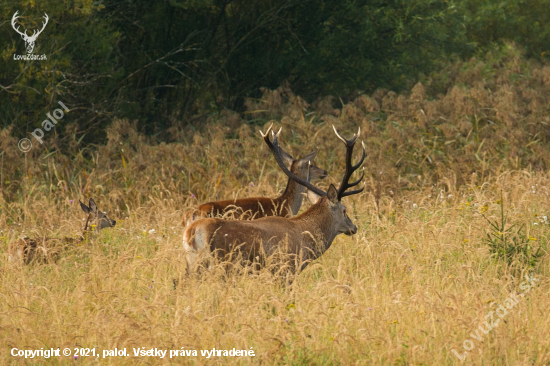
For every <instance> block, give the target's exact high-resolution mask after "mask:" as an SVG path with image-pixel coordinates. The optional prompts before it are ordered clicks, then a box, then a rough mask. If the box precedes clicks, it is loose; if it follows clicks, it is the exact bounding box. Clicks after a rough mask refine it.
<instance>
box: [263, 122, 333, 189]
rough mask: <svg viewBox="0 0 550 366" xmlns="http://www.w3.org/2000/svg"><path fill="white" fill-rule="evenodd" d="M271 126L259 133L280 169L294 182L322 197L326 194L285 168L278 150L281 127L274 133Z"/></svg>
mask: <svg viewBox="0 0 550 366" xmlns="http://www.w3.org/2000/svg"><path fill="white" fill-rule="evenodd" d="M272 126H273V125H271V126H269V128H268V129H267V132H266V133H265V134H264V133H263V132H262V131H260V133H261V134H262V137H263V138H264V141H265V143H266V144H267V146H269V148H270V149H271V152H272V153H273V156H274V157H275V161H277V164H279V167H280V168H281V169H282V171H283V172H284V173H285V174H286V175H287V176H288V177H289V178H291V179H293V180H294V181H295V182H296V183H298V184H301V185H303V186H304V187H306V188H307V189H309V190H310V191H312V192H315V193H317V194H318V195H319V196H322V197H324V196H326V195H327V193H326V192H324V191H323V190H321V189H319V188H317V187H315V186H314V185H313V184H311V183H309V182H306V181H305V180H303V179H300V178H298V177H297V176H296V175H295V174H294V173H292V172H291V171H290V170H288V169H287V167H286V166H285V163H284V162H283V159H282V158H281V153H280V151H279V141H278V139H279V134H280V133H281V130H282V129H283V128H282V127H281V129H280V130H279V132H277V134H275V133H273V131H271V127H272ZM270 131H271V134H272V135H273V142H271V141H270V140H269V132H270Z"/></svg>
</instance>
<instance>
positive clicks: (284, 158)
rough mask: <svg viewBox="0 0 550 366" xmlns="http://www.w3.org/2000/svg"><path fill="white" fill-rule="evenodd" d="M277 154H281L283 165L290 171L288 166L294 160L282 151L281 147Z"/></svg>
mask: <svg viewBox="0 0 550 366" xmlns="http://www.w3.org/2000/svg"><path fill="white" fill-rule="evenodd" d="M279 152H280V153H281V158H283V162H284V163H285V165H286V166H287V168H289V169H290V166H291V165H292V162H293V161H294V158H293V157H292V155H290V154H289V153H287V152H286V151H284V150H283V149H282V148H281V147H279Z"/></svg>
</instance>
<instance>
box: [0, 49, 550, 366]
mask: <svg viewBox="0 0 550 366" xmlns="http://www.w3.org/2000/svg"><path fill="white" fill-rule="evenodd" d="M510 52H511V55H509V57H508V58H507V59H505V60H504V61H502V60H501V63H502V64H500V65H499V64H496V65H493V64H491V62H492V61H491V56H490V55H489V56H487V60H472V61H470V63H467V64H465V65H454V66H452V67H450V68H449V74H448V78H449V79H448V81H447V82H449V83H452V84H453V85H455V86H453V87H452V88H450V89H449V91H448V92H447V93H446V94H445V95H439V96H430V97H428V96H429V95H431V93H432V91H431V90H436V89H437V87H436V84H437V85H442V82H441V81H437V80H435V81H434V80H432V81H431V82H430V81H428V82H426V83H425V85H422V84H418V85H417V86H416V87H415V88H414V89H413V90H412V92H411V93H410V95H396V94H394V93H392V92H385V91H380V92H378V93H376V94H375V95H372V96H366V95H363V96H360V97H358V98H357V99H356V100H354V101H352V102H350V103H348V104H346V105H344V106H343V107H342V108H335V107H334V104H333V102H334V101H332V102H331V101H330V100H328V99H327V100H323V101H319V102H318V103H316V104H315V105H314V106H308V105H307V104H306V103H305V102H304V101H303V100H301V99H300V98H299V97H297V96H294V95H292V93H291V92H290V90H289V89H288V88H280V89H278V90H275V91H268V90H266V91H265V98H264V99H263V101H249V105H248V108H249V111H250V112H251V113H252V112H256V113H252V114H254V115H256V117H257V118H258V119H257V120H256V122H252V124H251V123H250V122H245V121H243V120H241V118H240V117H239V116H238V115H236V114H232V113H229V112H227V113H225V114H224V115H223V116H221V117H220V118H217V119H214V118H213V119H212V121H211V124H209V125H208V127H205V128H203V129H202V130H201V131H199V132H196V133H192V132H191V131H190V130H184V131H173V134H174V136H175V139H176V140H178V139H179V140H181V141H182V143H170V144H165V143H161V144H158V143H155V142H154V141H152V139H150V138H147V137H145V136H143V135H142V134H140V133H139V132H138V131H137V129H136V127H135V126H136V125H135V124H134V123H132V122H129V121H125V120H118V121H115V122H114V123H113V124H112V126H111V127H110V128H109V130H108V131H107V141H106V142H105V143H104V144H98V145H97V146H94V147H88V148H86V149H83V150H79V149H78V145H77V144H76V140H75V141H74V142H75V144H74V146H71V147H69V148H68V149H66V150H63V152H62V151H61V150H57V149H56V148H55V141H56V140H55V136H54V135H53V133H51V134H50V135H51V136H46V137H45V140H46V141H47V142H46V144H49V145H48V150H41V149H39V148H37V147H36V146H35V148H34V149H33V150H32V151H31V152H30V153H28V154H27V155H23V154H22V153H20V152H19V150H17V148H16V146H17V140H16V139H15V138H14V137H12V136H11V135H10V131H6V130H5V131H2V132H1V136H0V145H1V148H2V151H3V152H4V153H3V155H2V159H3V160H2V172H1V174H2V178H1V180H2V195H0V200H1V201H0V204H1V212H0V227H1V234H0V236H1V241H0V244H1V248H2V249H1V251H2V253H3V254H4V256H3V257H2V259H1V272H0V273H1V276H2V281H1V282H0V286H1V287H0V295H1V299H2V301H1V302H0V342H1V344H2V345H3V350H2V352H1V353H0V363H1V364H9V363H13V364H18V363H21V364H23V363H24V360H21V359H15V358H13V357H12V356H11V355H10V350H11V348H12V347H16V348H19V349H25V348H27V349H40V348H42V347H44V348H49V347H53V348H57V347H61V348H62V349H63V348H65V347H69V348H72V349H73V348H75V347H84V348H92V347H95V348H96V349H97V350H103V349H114V348H115V347H116V348H119V349H120V348H125V347H126V348H127V350H128V353H130V354H133V352H132V350H131V349H132V347H146V348H155V347H156V348H159V349H181V347H185V348H186V349H195V350H204V349H212V348H216V349H232V348H236V349H250V347H253V349H254V351H255V354H256V356H255V357H244V358H224V357H214V359H210V360H207V359H206V358H204V357H201V356H200V352H199V356H198V357H191V358H184V357H179V358H177V359H174V358H173V359H166V358H165V359H163V360H160V359H158V358H154V357H137V358H134V357H133V356H132V357H131V358H126V359H124V358H121V357H113V358H110V359H101V360H100V361H98V360H96V359H92V358H85V357H84V358H83V357H81V358H80V359H79V360H78V362H79V363H84V364H96V363H101V364H112V365H119V364H120V365H122V364H129V363H135V364H139V363H149V364H188V363H189V364H205V363H214V364H223V363H235V364H280V365H303V364H307V365H309V364H316V365H318V364H322V365H333V364H338V365H349V364H361V365H371V364H373V365H377V364H388V365H389V364H391V365H409V364H415V365H444V364H445V365H458V364H460V361H459V360H458V358H457V357H456V356H455V355H454V354H453V353H452V351H451V350H452V349H455V350H456V351H457V352H458V353H460V354H462V353H463V352H464V351H465V350H464V348H463V346H462V344H463V342H464V341H465V340H466V339H470V340H472V341H473V344H474V348H473V349H472V350H471V351H470V352H469V353H468V355H467V356H466V357H467V358H466V361H467V362H468V363H471V364H474V365H482V364H484V365H487V364H489V365H548V364H550V340H549V339H550V337H549V329H550V319H549V317H548V314H549V313H550V302H549V301H548V299H549V296H548V295H549V290H548V284H549V281H548V279H549V275H550V268H549V261H548V255H547V254H546V253H547V250H548V247H547V242H548V239H549V238H550V227H549V226H548V220H547V219H546V218H545V217H546V216H550V208H549V204H548V199H549V194H550V192H549V188H550V187H549V185H548V179H549V174H548V173H547V172H546V169H547V168H548V163H549V162H550V161H549V160H548V159H550V154H549V151H548V146H547V142H548V138H549V137H550V136H549V135H548V134H549V133H550V131H549V130H548V126H547V123H550V121H549V117H548V115H547V111H548V105H549V101H550V90H549V89H550V69H548V68H547V67H541V66H537V65H533V64H526V63H525V62H524V61H522V59H521V58H519V56H517V55H515V54H514V53H513V52H512V51H510ZM449 75H450V76H449ZM438 83H439V84H438ZM259 110H262V111H268V112H259ZM270 118H275V119H276V122H275V123H276V125H280V126H282V127H283V133H282V135H283V137H285V138H286V141H285V140H284V139H283V141H281V145H282V146H286V147H288V148H289V151H290V153H292V154H293V155H294V156H301V155H302V153H303V152H304V151H305V152H309V151H312V150H313V149H314V148H315V147H318V148H319V149H320V152H319V154H318V155H317V158H316V164H317V165H318V166H320V167H322V168H324V169H327V170H328V171H329V177H328V178H327V179H325V181H323V182H322V183H320V186H321V187H323V188H326V187H327V186H328V184H329V183H331V182H338V181H339V180H340V178H341V174H342V173H343V167H344V163H343V161H344V159H343V158H344V157H343V149H341V148H339V147H340V144H339V141H338V140H337V139H336V138H335V137H334V135H333V133H332V131H331V127H330V124H331V123H334V124H335V125H336V126H337V127H338V128H339V130H340V132H341V133H342V134H343V135H344V136H351V135H352V133H353V132H354V131H356V128H357V126H361V128H362V131H363V133H362V138H363V139H364V140H365V142H366V145H367V149H368V151H367V153H368V157H367V160H366V162H365V167H366V171H367V176H368V177H369V178H368V179H367V189H366V190H365V191H364V192H363V193H362V194H360V195H357V196H353V197H350V198H346V199H344V200H343V202H344V204H346V205H347V206H348V209H349V215H350V217H351V218H352V220H353V221H354V223H355V224H356V225H357V226H358V233H357V235H355V236H353V237H344V236H339V237H337V239H336V240H335V242H334V244H333V246H332V247H331V248H330V249H329V250H328V251H327V252H326V253H325V254H324V255H323V256H322V257H321V258H320V259H319V260H318V261H316V262H315V263H313V264H312V265H310V266H309V267H308V268H307V269H306V270H305V271H304V272H303V273H302V274H300V275H299V276H297V277H296V278H295V280H294V282H293V284H292V285H291V286H284V285H283V284H282V283H281V281H280V280H279V279H277V278H274V277H273V276H272V275H271V272H269V271H267V270H261V271H259V272H255V273H252V274H248V275H233V274H232V275H229V276H224V275H223V273H222V271H221V269H216V268H215V269H214V270H213V271H212V272H211V273H209V274H206V275H205V276H204V277H203V278H202V279H197V278H186V277H185V258H184V253H183V252H182V243H181V235H182V232H183V228H182V227H181V225H180V222H181V217H182V215H183V213H184V212H185V211H186V210H188V209H190V208H192V207H194V206H196V205H197V204H199V203H202V202H205V201H207V200H214V199H222V198H234V197H246V196H258V195H267V196H275V195H276V194H277V193H280V191H281V189H282V188H283V187H284V185H285V184H286V179H285V177H284V175H283V174H282V173H281V172H279V171H278V169H277V167H276V163H275V162H274V161H273V158H272V157H271V156H270V154H269V151H268V149H267V147H265V146H263V144H264V143H263V141H262V139H261V138H260V136H259V133H257V132H256V131H253V128H252V127H251V126H252V125H253V124H254V123H256V124H257V125H259V126H258V127H260V128H265V126H266V125H267V123H269V122H268V119H270ZM48 139H49V140H48ZM89 196H93V197H94V198H95V199H96V201H97V202H98V204H99V205H100V206H101V208H102V209H103V210H106V211H107V212H108V213H109V215H110V216H111V217H112V218H113V219H115V220H117V225H116V227H115V228H113V229H110V230H108V231H104V232H102V233H101V235H100V236H99V237H97V238H95V239H93V240H92V241H91V242H90V243H88V244H86V245H82V246H80V247H78V248H74V250H73V251H70V252H67V254H66V255H64V256H62V257H61V258H60V259H59V260H58V261H57V262H56V263H49V264H41V265H38V264H35V265H29V266H10V265H8V262H7V252H6V251H7V247H8V243H9V242H11V241H13V240H16V239H17V238H19V237H20V236H21V235H29V236H31V237H32V236H40V235H46V236H48V237H63V236H67V235H74V234H78V233H80V231H81V229H82V225H83V223H84V221H83V215H82V213H81V211H80V208H79V207H78V199H79V198H81V199H84V198H87V197H89ZM503 204H504V212H505V214H506V217H507V218H508V225H507V231H505V232H504V233H502V235H504V236H507V237H509V238H511V239H513V238H516V239H517V240H519V242H520V243H523V244H525V245H524V247H527V246H528V250H527V252H526V253H527V256H530V255H531V254H532V253H533V251H535V250H537V249H538V248H539V247H540V248H541V250H542V252H543V253H544V255H543V256H542V257H540V258H539V259H538V261H535V262H532V265H529V264H527V263H526V261H525V260H522V257H520V256H513V257H511V259H510V261H507V260H506V259H505V258H499V257H495V256H492V252H491V249H490V246H489V245H488V243H487V241H486V238H487V233H488V232H490V233H493V234H495V235H501V234H499V233H495V231H494V229H491V227H490V225H489V224H488V222H487V221H486V220H485V219H484V218H483V215H486V216H487V217H488V218H489V219H491V220H499V218H500V214H501V209H502V207H503V206H502V205H503ZM122 219H124V220H122ZM512 224H517V225H521V224H525V229H524V230H523V231H521V232H517V230H516V228H513V229H509V226H510V225H512ZM518 227H519V226H518ZM523 244H522V245H523ZM530 253H531V254H530ZM527 273H530V274H532V275H533V276H534V277H535V278H537V279H539V280H540V281H539V282H537V287H536V288H535V289H533V290H531V291H530V292H529V293H525V292H524V291H523V290H521V289H520V288H519V286H520V283H521V282H522V281H525V279H524V277H523V276H524V275H525V274H527ZM173 279H177V280H179V283H180V286H179V287H178V288H177V289H176V290H174V288H173V285H172V280H173ZM517 292H522V293H524V294H525V297H520V301H519V304H517V305H516V306H515V307H514V308H513V309H511V310H510V311H509V313H508V315H506V317H505V318H504V320H505V321H506V322H504V321H501V322H500V324H499V325H498V327H496V328H495V329H493V330H492V331H491V332H490V333H488V334H482V333H481V332H479V334H480V335H481V341H477V340H475V339H473V338H472V337H471V336H470V334H472V333H474V334H475V330H476V329H478V327H479V326H480V324H482V322H483V321H485V319H484V316H485V315H486V314H487V313H488V312H489V311H490V310H494V309H495V308H496V304H495V303H501V304H502V303H503V301H504V300H505V299H506V298H507V297H508V296H509V294H510V293H517ZM100 358H101V356H100ZM42 361H45V363H48V364H65V363H69V362H74V361H73V360H72V359H70V358H65V357H60V358H52V359H48V360H44V359H40V360H35V361H33V362H34V363H36V364H38V363H41V362H42Z"/></svg>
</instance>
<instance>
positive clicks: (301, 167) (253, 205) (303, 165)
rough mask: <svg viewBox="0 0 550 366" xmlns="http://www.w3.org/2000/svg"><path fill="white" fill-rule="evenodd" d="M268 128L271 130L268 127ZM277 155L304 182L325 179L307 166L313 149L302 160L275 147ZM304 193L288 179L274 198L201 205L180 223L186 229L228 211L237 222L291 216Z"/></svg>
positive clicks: (299, 205)
mask: <svg viewBox="0 0 550 366" xmlns="http://www.w3.org/2000/svg"><path fill="white" fill-rule="evenodd" d="M269 129H270V130H271V127H270V128H269ZM279 153H280V154H279V155H280V158H281V160H282V161H283V163H284V165H285V166H288V167H289V170H290V171H291V172H292V173H293V174H294V175H295V176H297V177H298V178H300V179H302V180H304V179H306V176H308V174H309V178H310V179H311V180H315V179H323V178H326V176H327V171H326V170H324V169H321V168H318V167H316V166H315V165H311V166H309V162H311V161H313V159H315V156H316V155H317V150H316V151H314V152H312V153H310V154H308V155H306V156H305V157H303V158H302V159H294V158H293V157H292V156H291V155H290V154H288V153H287V152H285V151H283V149H281V148H279ZM305 191H306V188H305V187H304V186H302V185H300V184H299V183H297V182H296V181H294V180H293V179H291V178H288V182H287V185H286V189H285V191H284V192H283V194H282V195H281V196H279V197H277V198H268V197H251V198H239V199H234V200H225V201H216V202H208V203H204V204H202V205H200V206H198V207H197V208H196V209H194V210H193V211H192V212H190V213H188V214H187V215H185V216H184V219H183V222H182V224H183V226H188V225H189V224H190V223H192V222H193V221H196V220H199V219H202V218H206V217H217V216H223V215H224V214H225V213H228V212H232V213H237V214H240V217H239V218H240V219H253V220H254V219H259V218H262V217H268V216H281V217H290V216H295V215H296V214H298V211H300V207H301V206H302V200H303V193H304V192H305Z"/></svg>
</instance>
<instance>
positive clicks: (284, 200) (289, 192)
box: [277, 179, 306, 216]
mask: <svg viewBox="0 0 550 366" xmlns="http://www.w3.org/2000/svg"><path fill="white" fill-rule="evenodd" d="M305 191H306V188H305V187H304V186H302V185H300V184H298V183H296V182H295V181H294V180H292V179H289V180H288V182H287V184H286V189H285V191H284V192H283V194H282V195H281V196H280V197H279V198H277V201H278V202H279V203H280V204H284V205H285V206H286V207H288V208H289V210H290V211H291V212H292V216H296V214H298V211H300V207H302V200H303V199H304V195H303V193H305Z"/></svg>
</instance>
